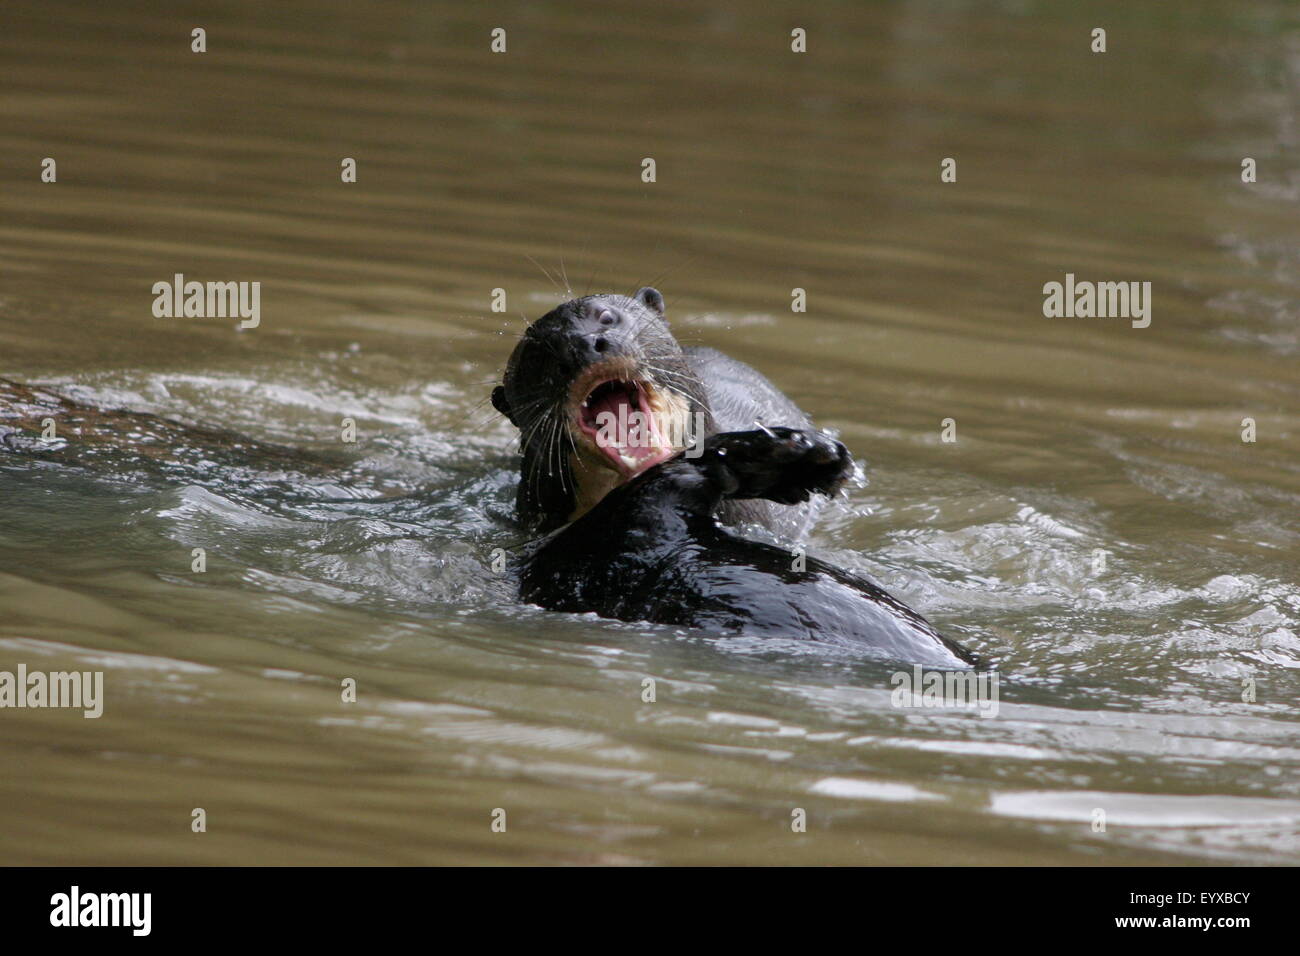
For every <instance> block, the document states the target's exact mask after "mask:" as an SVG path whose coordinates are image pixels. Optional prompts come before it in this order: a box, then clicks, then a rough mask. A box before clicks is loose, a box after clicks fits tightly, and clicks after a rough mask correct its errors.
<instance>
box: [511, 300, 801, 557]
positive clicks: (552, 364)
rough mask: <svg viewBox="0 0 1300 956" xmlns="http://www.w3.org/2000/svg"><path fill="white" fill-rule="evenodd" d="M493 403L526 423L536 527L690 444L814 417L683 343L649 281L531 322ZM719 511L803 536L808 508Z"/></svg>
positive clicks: (524, 501)
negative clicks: (633, 289) (629, 292)
mask: <svg viewBox="0 0 1300 956" xmlns="http://www.w3.org/2000/svg"><path fill="white" fill-rule="evenodd" d="M492 404H493V405H494V406H495V407H496V408H497V410H498V411H500V412H501V413H502V414H503V415H505V416H506V417H507V418H509V419H510V420H511V422H513V423H514V424H515V426H516V427H517V428H518V429H519V432H520V450H521V452H522V454H523V463H522V467H521V473H520V482H519V491H518V494H517V496H516V510H517V513H518V517H519V520H520V522H521V523H522V524H523V525H524V526H525V527H527V528H529V529H530V530H533V531H540V532H545V531H551V530H554V529H555V528H558V527H560V526H561V525H564V524H566V523H568V522H569V521H572V520H574V519H576V518H578V517H581V516H582V515H583V514H585V513H586V512H587V511H589V510H590V509H591V508H592V507H594V506H595V505H596V504H597V503H598V502H599V501H600V500H601V499H602V498H603V497H604V496H605V495H606V494H608V493H609V492H610V491H611V490H613V489H614V488H617V487H619V486H620V485H623V484H625V483H626V482H628V481H629V480H631V479H632V478H634V477H636V476H637V475H639V474H641V473H642V472H644V471H646V470H647V469H649V468H651V467H653V466H654V465H656V464H659V463H661V462H663V461H666V460H667V459H669V458H671V457H672V456H673V455H675V454H677V453H678V452H679V451H682V450H683V449H684V448H687V447H688V446H689V445H690V444H691V443H692V442H700V441H703V439H705V438H707V437H709V436H710V435H714V434H717V433H718V432H725V431H739V430H744V429H751V428H754V427H755V426H756V425H782V426H786V427H789V428H800V429H802V428H808V427H810V424H811V423H810V422H809V420H808V416H807V415H805V414H804V413H803V411H801V410H800V409H799V407H798V406H797V405H795V403H794V402H792V401H791V400H790V399H789V398H787V397H786V396H785V395H784V394H782V392H781V391H780V390H779V389H778V388H777V387H776V386H775V385H773V384H772V383H771V382H769V381H768V380H767V379H766V378H765V377H764V376H763V375H761V374H760V373H759V372H757V371H755V370H754V369H753V368H751V367H749V366H748V365H746V364H744V363H743V362H739V361H736V360H735V359H733V358H730V357H728V356H726V355H724V354H722V353H721V352H718V351H716V350H714V349H709V348H690V349H683V348H682V347H681V346H680V345H679V344H678V342H677V340H676V339H675V338H674V337H673V334H672V332H671V330H670V329H669V327H668V323H667V321H666V320H665V318H664V300H663V296H662V295H660V294H659V292H658V291H657V290H655V289H652V288H648V287H647V288H643V289H641V290H639V291H638V292H637V293H636V294H635V295H633V296H630V297H629V296H623V295H615V294H602V295H589V296H584V297H582V298H579V299H573V300H571V301H569V302H565V303H563V304H562V305H560V306H558V307H556V308H555V309H552V310H551V311H550V312H548V313H547V314H546V315H544V316H542V317H541V318H540V319H538V320H537V321H535V322H533V323H532V324H531V325H530V326H529V327H528V329H527V331H526V332H525V333H524V335H523V337H522V338H521V339H520V341H519V343H518V345H516V346H515V349H514V352H513V353H512V354H511V356H510V361H509V363H508V365H507V367H506V373H505V376H504V379H503V382H502V384H501V385H499V386H497V388H496V389H494V390H493V393H492ZM611 422H612V423H613V425H614V427H613V428H603V427H602V424H607V423H611ZM721 517H722V519H723V520H724V521H725V522H726V523H728V524H733V525H737V524H743V523H746V522H755V523H758V524H761V525H763V526H764V527H766V528H768V529H769V530H771V531H772V532H774V533H776V534H777V535H779V536H781V537H784V538H787V539H790V540H798V539H799V538H801V537H802V536H803V535H804V534H805V533H806V532H807V530H808V526H809V525H810V524H811V519H812V508H811V507H810V506H809V505H799V506H793V507H791V506H784V505H778V504H774V503H771V502H767V501H729V502H726V503H725V504H724V506H723V508H722V511H721Z"/></svg>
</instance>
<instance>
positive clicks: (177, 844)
mask: <svg viewBox="0 0 1300 956" xmlns="http://www.w3.org/2000/svg"><path fill="white" fill-rule="evenodd" d="M752 6H758V7H761V9H750V7H751V5H746V4H740V3H710V4H703V5H685V4H683V5H671V6H669V7H667V8H660V7H647V6H645V5H641V4H632V3H623V2H615V3H613V4H610V3H600V4H596V3H592V4H565V5H550V4H536V3H507V4H496V5H491V6H489V5H476V4H424V3H416V2H411V3H397V2H387V0H385V2H379V3H369V4H366V5H364V6H363V5H353V4H343V3H340V4H311V5H307V4H299V3H276V4H259V3H230V4H223V5H221V6H220V7H219V8H213V9H212V10H210V11H207V12H204V13H203V15H202V16H201V17H199V18H197V19H196V18H195V17H196V15H195V14H192V13H188V12H186V11H183V10H180V9H178V8H174V7H172V6H170V5H162V4H130V3H126V4H112V5H101V4H93V3H82V4H68V5H50V4H44V3H38V2H26V0H9V2H8V3H6V4H5V6H4V10H3V12H0V17H3V28H2V29H0V63H2V64H3V68H4V77H5V80H4V83H3V87H0V176H2V177H3V182H0V376H5V377H8V378H11V379H17V380H21V381H27V382H41V383H46V384H49V385H50V386H51V387H57V389H58V390H59V391H61V392H63V393H64V394H69V395H74V396H76V397H78V398H80V399H81V400H83V401H87V402H91V403H93V404H98V405H104V406H117V407H129V408H132V409H138V410H145V411H153V412H156V413H159V414H162V415H166V416H168V417H172V418H178V419H181V420H184V421H188V422H198V423H205V424H208V425H214V426H220V427H223V428H228V429H231V430H233V431H236V432H239V433H242V434H245V435H249V436H252V437H255V438H260V439H265V440H273V441H277V442H282V443H286V444H289V445H293V446H297V447H300V448H302V449H304V450H306V451H308V452H311V453H312V454H313V455H315V454H320V455H324V456H326V457H329V456H335V457H340V458H341V459H342V460H343V461H346V462H348V464H347V465H346V467H342V466H340V467H339V468H338V470H337V472H336V473H334V474H332V475H331V474H324V475H318V474H313V475H311V476H307V477H304V476H300V475H296V474H293V473H286V472H283V471H278V470H275V469H265V468H259V467H256V466H255V465H248V464H247V463H245V465H246V466H245V467H241V461H240V458H239V456H238V455H231V456H228V457H225V458H222V457H221V456H216V457H213V458H211V459H205V458H202V457H200V458H197V459H194V460H188V461H186V462H184V463H182V464H179V465H176V466H173V467H159V466H157V465H156V464H152V465H151V464H148V463H147V462H146V461H144V459H143V458H141V456H140V450H139V449H137V448H132V447H129V446H128V447H125V448H101V449H97V450H84V452H82V453H80V454H77V455H73V456H72V459H70V460H72V461H73V463H72V464H61V465H60V464H55V463H54V462H53V461H52V460H50V459H49V458H48V457H41V456H37V457H30V456H13V455H9V456H6V457H4V458H0V495H2V496H3V498H2V500H0V609H2V612H0V669H5V670H12V669H13V668H14V667H16V666H17V665H18V664H19V663H25V664H26V665H27V666H28V667H29V668H32V669H37V668H40V669H46V670H58V669H73V668H75V669H82V670H103V671H104V673H105V696H106V700H105V706H104V715H103V717H102V718H100V719H98V720H86V719H83V718H82V717H81V716H80V714H79V713H77V712H69V711H58V710H2V711H0V769H2V772H0V859H3V861H4V862H8V863H32V862H36V863H54V862H58V863H125V864H140V863H185V862H201V863H265V864H272V863H302V862H307V863H317V862H320V863H339V862H363V863H416V862H419V863H426V862H441V863H462V862H548V863H549V862H578V863H611V862H629V863H663V862H670V863H722V862H729V863H773V862H788V863H811V862H827V863H994V864H998V863H1071V864H1086V863H1129V862H1162V861H1173V862H1197V861H1230V862H1245V863H1256V862H1288V863H1295V862H1300V835H1298V834H1300V774H1298V773H1297V770H1298V769H1300V740H1298V737H1297V728H1298V726H1300V725H1298V724H1297V708H1296V703H1297V698H1300V677H1298V674H1300V670H1298V668H1300V636H1298V635H1300V585H1298V584H1297V568H1298V567H1300V561H1298V560H1297V558H1298V557H1300V364H1298V363H1300V323H1298V322H1297V318H1298V316H1297V313H1298V311H1300V252H1298V250H1300V242H1298V240H1300V216H1298V215H1297V213H1298V212H1300V208H1298V200H1300V168H1298V167H1297V165H1296V161H1295V157H1296V155H1297V152H1296V150H1297V146H1300V125H1298V124H1297V101H1298V98H1300V92H1298V91H1300V21H1298V19H1297V15H1296V13H1295V8H1294V6H1293V5H1292V4H1289V3H1286V2H1284V0H1278V2H1266V0H1260V2H1249V3H1227V2H1223V3H1208V2H1201V3H1198V2H1190V3H1181V4H1133V3H1121V2H1103V3H1093V4H1088V5H1084V6H1083V7H1079V6H1076V5H1067V4H1057V3H1048V2H1033V0H1015V2H1013V0H1008V2H1005V3H975V2H960V0H951V2H945V3H920V2H896V3H872V4H857V3H842V4H838V3H831V4H820V5H817V6H816V8H815V9H814V10H808V9H806V5H803V4H793V3H791V4H788V5H783V4H779V3H777V4H763V5H752ZM1096 26H1103V27H1105V28H1106V29H1107V31H1108V52H1107V53H1105V54H1093V53H1091V52H1090V51H1089V42H1090V39H1089V32H1090V30H1091V29H1092V28H1093V27H1096ZM195 27H203V28H204V29H206V31H207V45H208V52H206V53H204V54H195V53H192V52H190V31H191V30H192V29H194V28H195ZM495 27H503V28H505V29H506V30H507V36H508V52H507V53H506V54H504V55H500V54H492V53H491V52H490V50H489V41H490V36H489V34H490V31H491V30H492V29H493V28H495ZM794 27H803V28H805V29H806V30H807V31H808V36H809V40H808V49H809V52H808V53H807V54H803V55H797V54H793V53H791V52H789V34H790V30H791V29H792V28H794ZM45 157H51V158H54V159H55V160H56V162H57V177H58V178H57V182H56V183H42V182H41V181H40V171H41V160H42V159H43V158H45ZM344 157H353V158H355V159H356V160H357V173H358V175H357V180H358V181H357V182H356V183H355V184H344V183H342V182H341V179H340V162H341V160H342V159H343V158H344ZM645 157H652V158H654V159H655V160H656V163H657V179H658V181H657V182H656V183H654V184H652V185H649V184H645V183H643V182H642V181H641V178H640V172H641V162H642V160H643V158H645ZM944 157H953V158H955V159H956V160H957V181H956V182H955V183H941V182H940V176H939V163H940V160H941V159H943V158H944ZM1244 157H1251V158H1253V159H1255V160H1256V162H1257V165H1258V182H1256V183H1254V184H1251V185H1247V184H1243V183H1242V181H1241V177H1240V168H1241V161H1242V159H1243V158H1244ZM531 259H535V260H536V261H537V263H539V264H540V268H539V266H538V265H535V264H534V263H533V262H532V261H530V260H531ZM543 270H545V272H548V273H550V274H551V275H552V276H554V277H555V281H556V282H557V283H558V286H557V285H555V284H553V283H552V281H551V280H550V279H548V278H546V277H545V276H544V275H543ZM178 272H179V273H183V274H184V275H185V276H186V277H187V278H193V279H198V280H201V281H206V280H236V281H259V282H261V283H262V303H261V308H262V313H261V325H260V326H259V327H258V328H257V329H254V330H247V331H242V332H241V331H239V330H238V329H237V328H236V325H237V323H236V322H235V321H233V320H223V319H157V318H154V316H153V314H152V312H151V306H152V302H153V295H152V293H151V291H150V289H151V286H152V285H153V283H155V282H159V281H169V280H170V279H171V277H172V276H173V275H174V274H175V273H178ZM1066 273H1074V274H1076V275H1077V276H1078V277H1079V278H1080V279H1089V280H1117V281H1118V280H1123V281H1130V280H1132V281H1149V282H1151V283H1152V300H1151V301H1152V322H1151V325H1150V327H1148V328H1142V329H1139V328H1133V327H1132V326H1131V324H1130V323H1129V321H1128V320H1125V319H1087V318H1072V319H1066V318H1055V319H1049V318H1045V317H1044V315H1043V311H1042V306H1043V295H1042V287H1043V284H1044V283H1046V282H1051V281H1063V279H1064V276H1065V274H1066ZM646 283H654V284H656V285H657V286H658V287H659V288H661V289H662V290H663V291H664V293H665V295H666V296H667V299H668V305H669V310H670V316H671V317H672V319H673V321H674V324H675V328H676V329H677V331H678V334H679V336H680V337H681V338H682V339H683V340H684V341H690V342H701V343H707V344H710V345H714V346H717V347H719V348H723V349H725V350H727V351H729V352H731V353H732V354H735V355H737V356H739V357H741V358H743V359H745V360H747V361H749V362H751V363H753V364H754V365H756V366H757V367H758V368H760V369H761V370H763V371H764V372H766V373H767V374H768V375H769V376H770V377H771V378H772V379H774V380H775V381H776V382H777V383H778V384H779V385H780V386H782V387H783V388H784V389H786V390H787V391H788V392H789V393H790V394H791V395H792V396H793V397H795V398H796V400H798V401H799V402H800V403H801V404H803V405H804V407H805V408H807V409H808V410H809V411H810V412H811V413H812V414H813V415H814V417H815V418H816V420H817V421H818V422H819V423H820V424H822V425H823V426H826V427H831V428H834V429H837V430H838V431H839V432H840V434H841V437H842V438H843V439H844V440H845V441H846V442H847V443H848V444H849V446H850V447H851V448H852V449H853V450H854V451H855V453H857V454H858V455H859V456H861V457H862V458H863V459H864V460H865V462H866V463H867V466H868V473H869V476H870V484H869V485H868V486H866V487H865V488H858V489H856V490H854V491H853V492H852V494H851V495H850V497H849V498H848V499H847V500H844V501H841V502H840V503H839V504H837V505H836V506H834V507H833V508H831V509H829V510H828V511H827V513H826V514H825V517H824V518H823V520H822V522H821V524H820V525H819V527H818V529H817V531H816V532H815V533H814V536H813V540H812V543H811V544H812V548H813V550H814V551H815V552H816V553H818V554H819V555H821V556H823V557H826V558H829V559H831V560H833V561H835V562H837V563H839V564H842V565H844V566H847V567H851V568H857V569H860V570H863V571H865V572H867V573H869V574H871V575H872V576H874V577H876V578H877V579H879V580H881V581H882V582H883V583H884V584H886V586H888V587H889V588H891V589H892V590H893V591H895V592H896V593H898V594H899V595H900V596H902V597H904V598H905V599H906V600H908V601H909V603H911V604H913V605H914V606H916V607H917V608H918V609H920V610H922V611H923V612H924V613H926V615H927V616H928V617H930V618H931V619H932V620H933V621H934V622H935V623H936V624H938V625H939V626H940V627H941V628H942V629H943V630H945V631H946V632H947V633H949V634H951V635H952V636H954V637H957V638H959V639H961V640H963V641H964V642H965V643H967V644H968V645H970V646H971V647H973V648H974V649H976V650H977V651H979V652H980V653H982V654H985V655H987V656H990V657H993V658H996V659H997V660H999V661H1000V662H1001V667H1002V684H1001V708H1000V712H999V715H998V716H997V717H996V718H994V719H987V720H986V719H980V718H978V717H976V716H974V715H971V714H963V713H954V712H935V711H925V710H899V709H896V708H893V707H891V706H890V700H889V689H890V685H889V683H888V673H889V671H888V669H884V670H882V669H880V668H879V667H871V666H868V665H865V664H863V663H861V662H856V661H854V660H852V659H850V658H846V657H844V656H836V655H834V654H830V653H825V652H816V651H813V650H810V649H809V648H806V647H803V648H800V647H797V646H794V647H785V646H772V645H753V644H748V643H746V642H743V641H735V640H730V641H729V640H722V639H713V638H710V637H709V636H707V635H700V634H690V635H686V634H678V633H674V632H673V631H671V630H670V629H667V628H656V627H636V626H627V625H620V624H611V623H608V622H603V621H598V620H594V619H586V618H573V617H567V616H564V615H552V614H547V613H544V612H540V611H537V610H534V609H527V608H521V607H518V606H516V605H515V604H514V603H512V602H511V601H510V599H509V595H508V593H506V588H505V586H504V585H503V583H502V582H501V581H500V579H498V578H497V577H495V576H494V575H492V574H491V573H490V572H489V570H488V568H487V564H486V561H487V556H488V554H489V553H490V551H491V549H492V548H493V547H496V546H503V545H509V544H511V543H513V542H515V541H517V540H518V533H517V532H516V531H515V530H514V529H513V528H512V527H511V525H510V522H509V511H510V504H511V501H512V493H513V477H512V473H511V468H512V457H511V454H512V452H511V439H512V434H511V430H510V429H509V427H508V426H507V425H506V424H505V423H504V422H502V421H499V420H498V419H497V418H496V416H495V414H494V413H493V412H492V409H491V407H490V406H488V405H487V404H486V403H485V401H484V400H485V398H486V396H487V393H488V390H489V388H490V386H491V384H492V383H493V382H494V381H496V380H497V376H498V375H499V372H500V369H501V366H502V364H503V363H504V360H505V357H506V355H507V354H508V352H509V349H510V346H511V343H512V341H513V335H514V334H515V333H516V332H517V330H518V329H519V327H520V320H519V315H520V314H523V315H526V316H529V317H534V316H536V315H540V314H541V313H542V312H544V311H545V310H547V309H548V308H549V307H550V306H551V305H553V304H554V303H556V302H557V301H559V300H560V299H562V298H566V297H567V293H565V292H564V291H563V288H562V287H563V286H565V285H571V286H572V288H573V289H574V290H575V291H576V292H582V291H585V290H587V289H607V288H608V289H615V290H619V291H625V292H626V291H629V290H631V289H634V288H636V287H637V286H639V285H642V284H646ZM796 287H798V288H803V289H806V290H807V294H808V311H807V313H806V314H793V313H792V312H791V311H790V295H791V289H793V288H796ZM495 288H503V289H505V290H506V291H507V294H508V296H509V304H510V314H509V315H508V316H502V315H500V314H494V313H492V312H491V311H490V310H489V303H490V298H491V294H492V290H493V289H495ZM345 418H352V419H354V420H355V421H356V423H357V426H358V435H359V441H358V443H357V444H356V445H346V444H343V443H342V442H341V441H340V428H341V423H342V421H343V419H345ZM1243 418H1252V419H1254V421H1255V423H1256V429H1257V440H1256V441H1255V442H1253V443H1246V442H1243V441H1242V435H1241V433H1242V419H1243ZM944 419H952V420H953V421H954V423H955V429H956V436H957V440H956V441H955V442H952V443H945V442H943V441H941V440H940V429H941V422H942V421H943V420H944ZM74 451H75V450H74ZM196 547H202V548H204V549H205V550H206V552H207V555H208V565H207V570H206V572H205V573H202V574H196V573H193V572H192V571H191V553H192V549H193V548H196ZM1099 550H1100V551H1101V552H1102V553H1103V555H1104V567H1100V568H1099V567H1098V565H1097V563H1096V561H1097V559H1096V553H1097V552H1098V551H1099ZM645 677H653V678H655V679H656V681H657V683H658V692H657V700H656V702H655V703H644V702H643V701H642V699H641V691H642V680H643V679H644V678H645ZM345 678H352V679H354V680H355V681H356V683H357V687H358V700H357V702H356V703H344V702H342V701H341V699H340V682H341V681H342V680H344V679H345ZM1247 679H1253V680H1254V682H1255V695H1256V700H1255V701H1254V702H1253V703H1248V702H1243V700H1242V693H1243V684H1244V682H1245V681H1246V680H1247ZM196 807H202V808H204V809H205V810H206V812H207V820H208V829H207V832H206V833H201V834H198V833H193V832H191V826H190V824H191V812H192V810H193V809H194V808H196ZM495 808H503V809H505V810H506V812H507V818H508V827H507V830H506V832H505V833H494V832H492V830H491V826H490V825H491V822H492V816H491V815H492V811H493V810H494V809H495ZM794 808H803V809H804V810H805V811H806V812H807V817H808V827H807V832H806V833H803V834H795V833H792V832H791V813H792V810H793V809H794ZM1098 809H1101V810H1103V811H1104V812H1105V815H1106V829H1105V831H1104V832H1096V831H1095V830H1094V827H1093V820H1094V812H1095V811H1096V810H1098Z"/></svg>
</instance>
